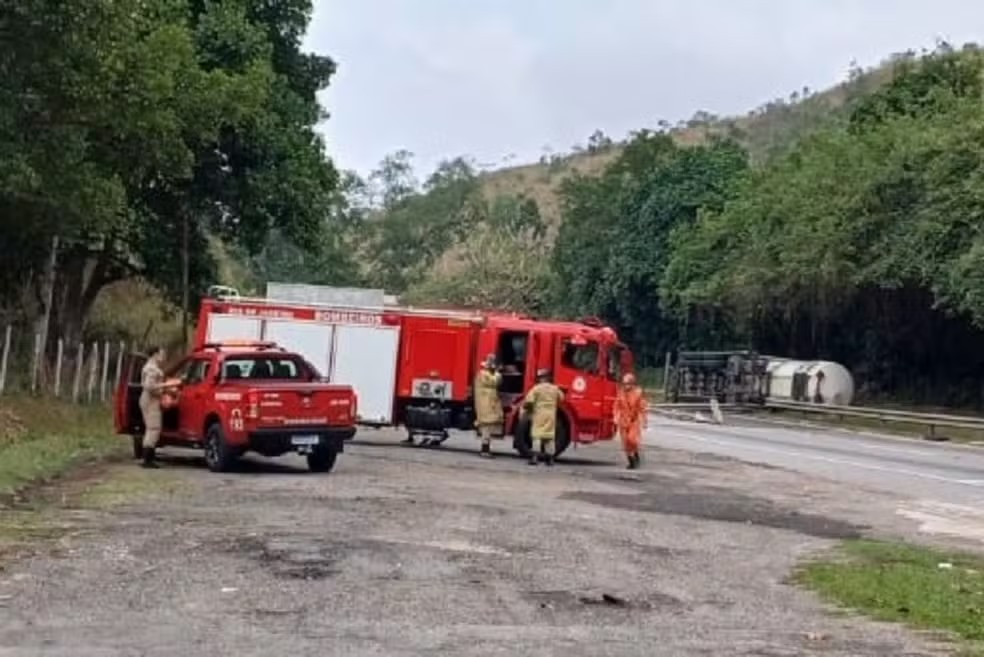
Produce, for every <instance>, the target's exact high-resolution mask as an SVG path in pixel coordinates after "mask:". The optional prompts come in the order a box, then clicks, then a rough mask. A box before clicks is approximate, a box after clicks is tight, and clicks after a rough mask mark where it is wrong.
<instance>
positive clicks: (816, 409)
mask: <svg viewBox="0 0 984 657" xmlns="http://www.w3.org/2000/svg"><path fill="white" fill-rule="evenodd" d="M649 408H650V411H651V412H653V413H659V414H662V415H672V416H679V417H684V418H688V417H691V416H693V415H694V413H695V412H697V411H704V410H710V408H711V406H710V403H709V402H692V403H661V404H651V405H650V407H649ZM719 409H720V410H721V411H729V412H732V413H734V412H743V411H744V412H750V411H755V410H761V409H772V410H782V411H792V412H797V413H806V414H813V415H828V416H835V417H838V418H841V419H842V418H849V417H854V418H864V419H870V420H877V421H879V422H884V423H893V424H908V425H915V426H922V427H926V428H927V434H926V436H925V437H926V438H927V439H928V440H939V439H940V438H939V437H938V436H937V433H936V430H937V428H939V427H948V428H954V429H967V430H971V431H980V432H981V433H982V434H984V417H974V416H969V415H950V414H945V413H916V412H912V411H895V410H890V409H884V408H866V407H864V406H839V405H834V404H811V403H809V402H794V401H779V400H767V401H766V402H765V403H764V404H762V405H759V404H720V405H719Z"/></svg>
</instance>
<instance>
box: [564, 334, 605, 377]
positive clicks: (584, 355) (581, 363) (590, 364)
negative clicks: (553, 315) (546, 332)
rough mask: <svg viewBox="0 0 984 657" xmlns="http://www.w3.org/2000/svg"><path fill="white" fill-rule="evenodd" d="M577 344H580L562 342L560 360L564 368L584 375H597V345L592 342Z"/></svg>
mask: <svg viewBox="0 0 984 657" xmlns="http://www.w3.org/2000/svg"><path fill="white" fill-rule="evenodd" d="M578 342H580V343H581V344H575V342H574V341H572V340H565V341H564V353H563V357H562V360H561V362H562V363H563V365H564V367H569V368H570V369H572V370H577V371H578V372H585V373H586V374H598V372H599V362H598V361H599V356H600V354H601V351H600V349H599V347H598V343H597V342H594V341H593V340H592V341H582V340H579V341H578Z"/></svg>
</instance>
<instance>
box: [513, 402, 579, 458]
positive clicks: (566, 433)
mask: <svg viewBox="0 0 984 657" xmlns="http://www.w3.org/2000/svg"><path fill="white" fill-rule="evenodd" d="M556 435H557V437H556V438H555V439H554V457H555V458H556V457H558V456H560V455H561V454H563V453H564V452H565V451H567V448H568V447H570V445H571V429H570V426H568V423H567V416H565V415H564V414H563V413H557V434H556ZM513 449H515V450H516V452H518V453H519V455H520V456H522V457H523V458H524V459H528V458H529V457H530V452H531V451H532V450H533V438H532V437H531V436H530V421H529V420H528V419H522V420H519V421H517V422H516V429H515V431H514V432H513Z"/></svg>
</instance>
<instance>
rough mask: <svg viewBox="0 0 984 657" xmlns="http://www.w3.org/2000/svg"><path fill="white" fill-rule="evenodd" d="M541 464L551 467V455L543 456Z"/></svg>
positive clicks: (552, 459)
mask: <svg viewBox="0 0 984 657" xmlns="http://www.w3.org/2000/svg"><path fill="white" fill-rule="evenodd" d="M543 462H544V463H545V464H546V466H547V467H553V464H554V456H553V454H545V455H544V456H543Z"/></svg>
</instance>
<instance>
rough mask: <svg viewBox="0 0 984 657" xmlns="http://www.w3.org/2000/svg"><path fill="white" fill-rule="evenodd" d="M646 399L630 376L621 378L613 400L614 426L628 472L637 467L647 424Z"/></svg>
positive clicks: (632, 376) (633, 378)
mask: <svg viewBox="0 0 984 657" xmlns="http://www.w3.org/2000/svg"><path fill="white" fill-rule="evenodd" d="M646 413H647V408H646V397H645V396H644V395H643V393H642V388H640V387H639V386H638V385H637V384H636V378H635V376H634V375H632V374H626V375H625V376H623V377H622V388H621V389H620V390H619V391H618V396H617V397H616V398H615V418H614V419H615V426H616V427H617V428H618V434H619V437H620V438H621V439H622V450H623V451H624V452H625V456H626V458H628V460H629V466H628V467H629V470H635V469H636V468H638V467H639V446H640V445H641V443H642V430H643V429H645V428H646V426H647V424H648V422H647V417H646Z"/></svg>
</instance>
